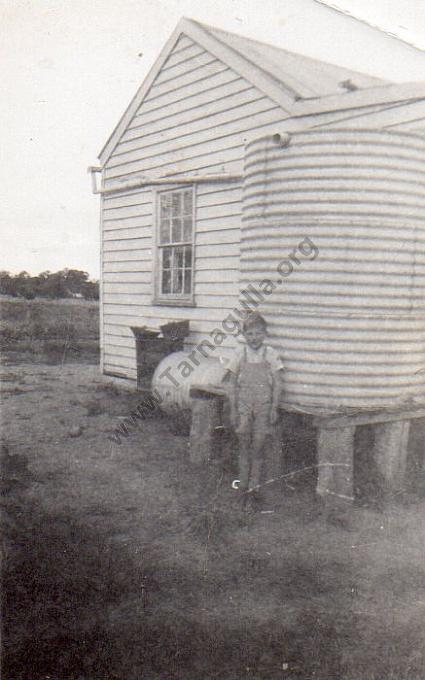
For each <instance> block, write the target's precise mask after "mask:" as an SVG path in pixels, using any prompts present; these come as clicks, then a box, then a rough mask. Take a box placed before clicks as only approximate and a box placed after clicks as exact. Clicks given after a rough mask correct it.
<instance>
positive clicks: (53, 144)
mask: <svg viewBox="0 0 425 680" xmlns="http://www.w3.org/2000/svg"><path fill="white" fill-rule="evenodd" d="M325 1H326V3H327V4H328V5H333V6H334V7H339V8H341V9H342V10H344V11H348V12H350V13H351V14H354V15H356V16H358V17H360V18H363V19H365V20H366V21H367V22H369V23H371V24H373V25H378V26H381V27H382V28H383V29H384V30H386V31H388V32H392V33H397V34H398V35H400V37H401V38H403V39H404V40H406V41H408V42H411V43H413V44H415V45H417V46H418V48H420V49H415V48H414V47H411V46H409V45H407V44H405V43H403V42H401V41H398V40H396V39H394V38H390V37H386V36H384V34H382V33H380V32H379V31H377V30H375V29H372V28H368V27H367V26H365V25H363V24H360V23H358V22H356V21H355V20H353V19H347V18H346V17H345V16H343V15H342V14H340V13H338V12H336V11H335V10H333V9H329V8H327V7H325V6H324V3H325ZM182 16H187V17H190V18H193V19H198V20H199V21H203V22H205V23H210V24H212V25H214V26H217V27H219V28H223V29H227V30H230V31H233V32H236V33H241V34H243V35H246V36H248V37H252V38H256V39H257V40H262V41H264V42H270V43H272V44H275V45H278V46H280V47H284V48H286V49H289V50H291V51H294V52H299V53H301V54H306V55H308V56H311V57H316V58H318V59H322V60H324V61H329V62H333V63H338V64H340V65H342V66H346V67H348V68H352V69H354V70H359V71H364V72H366V73H369V74H372V75H376V76H380V77H384V78H386V79H389V80H393V81H396V82H402V81H415V80H425V52H423V51H422V50H423V49H425V2H424V0H373V2H371V0H333V1H332V2H331V1H330V0H329V2H328V1H327V0H323V2H322V1H321V0H261V2H260V1H259V0H202V1H200V0H0V26H1V29H0V31H1V32H2V39H1V41H0V58H1V64H2V75H1V79H0V80H1V82H0V91H1V94H2V100H3V106H2V108H1V112H0V125H1V130H2V154H1V163H0V182H1V191H0V228H1V238H2V247H1V252H0V269H7V270H9V271H13V272H19V271H21V270H23V269H25V270H26V271H28V272H30V273H32V274H35V273H38V272H40V271H43V270H46V269H49V270H51V271H55V270H57V269H62V268H64V267H69V268H77V269H83V270H85V271H88V272H89V273H90V275H91V276H92V277H97V276H98V274H99V269H98V250H99V239H98V223H99V203H98V197H96V196H93V195H92V194H91V189H90V181H89V177H88V175H87V166H88V165H91V164H96V162H97V155H98V153H99V151H100V149H101V148H102V146H103V144H104V142H105V141H106V139H107V137H108V136H109V134H110V132H111V131H112V129H113V127H114V126H115V125H116V123H117V122H118V119H119V118H120V116H121V114H122V113H123V111H124V109H125V108H126V106H127V105H128V103H129V101H130V99H131V97H132V96H133V95H134V92H135V91H136V89H137V88H138V87H139V85H140V84H141V82H142V80H143V78H144V77H145V75H146V74H147V72H148V70H149V68H150V67H151V66H152V64H153V62H154V60H155V58H156V57H157V56H158V53H159V51H160V50H161V48H162V46H163V44H164V43H165V41H166V40H167V38H168V37H169V35H170V33H171V32H172V31H173V30H174V28H175V25H176V24H177V22H178V21H179V19H180V18H181V17H182Z"/></svg>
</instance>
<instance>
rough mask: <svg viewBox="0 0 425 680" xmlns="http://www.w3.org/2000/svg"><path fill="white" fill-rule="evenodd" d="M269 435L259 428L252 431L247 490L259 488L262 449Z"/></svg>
mask: <svg viewBox="0 0 425 680" xmlns="http://www.w3.org/2000/svg"><path fill="white" fill-rule="evenodd" d="M268 435H269V433H268V432H267V430H265V429H263V428H261V429H256V430H254V433H253V437H252V464H251V475H250V478H249V488H250V489H253V488H255V487H256V486H259V484H260V482H261V471H262V469H263V463H264V447H265V444H266V440H267V437H268Z"/></svg>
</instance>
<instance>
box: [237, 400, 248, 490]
mask: <svg viewBox="0 0 425 680" xmlns="http://www.w3.org/2000/svg"><path fill="white" fill-rule="evenodd" d="M238 407H239V423H238V427H237V430H236V434H237V435H238V444H239V452H238V463H239V481H240V485H239V488H240V489H241V490H242V491H246V490H247V489H248V483H249V473H250V468H251V438H252V437H251V430H252V418H251V412H250V409H249V405H247V404H245V403H244V402H243V400H242V399H240V400H239V405H238Z"/></svg>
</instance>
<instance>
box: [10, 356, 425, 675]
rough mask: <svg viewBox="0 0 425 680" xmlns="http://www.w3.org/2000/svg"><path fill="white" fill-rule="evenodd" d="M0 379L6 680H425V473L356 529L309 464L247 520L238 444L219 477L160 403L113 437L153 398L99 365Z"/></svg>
mask: <svg viewBox="0 0 425 680" xmlns="http://www.w3.org/2000/svg"><path fill="white" fill-rule="evenodd" d="M2 373H3V398H2V399H3V406H2V418H3V438H4V443H3V447H2V456H3V508H4V518H5V519H4V528H5V530H4V539H5V540H4V561H3V641H4V642H3V678H4V680H24V679H25V680H26V679H28V680H30V679H31V680H41V679H44V680H67V679H69V680H71V679H72V680H95V679H97V678H99V679H102V680H115V679H119V680H140V679H146V680H168V679H169V680H171V679H181V680H192V679H193V680H204V679H205V680H207V679H213V678H216V679H221V680H238V679H239V678H247V679H250V680H254V679H255V680H266V679H267V680H268V679H270V680H275V679H276V680H277V679H279V680H289V679H293V680H307V679H308V680H310V679H311V680H334V679H335V680H343V679H346V680H425V569H424V564H425V562H424V556H425V555H424V552H425V523H424V520H423V518H424V511H425V500H424V493H423V483H422V482H423V474H422V472H421V470H420V469H419V468H415V480H416V481H415V484H414V485H413V486H412V488H411V489H410V491H409V493H406V494H401V495H400V496H399V497H398V498H397V499H396V501H394V502H392V503H390V504H388V505H386V506H379V504H374V503H372V502H369V503H367V502H363V503H358V504H356V505H355V507H353V508H352V510H351V511H350V514H349V516H348V517H346V518H345V519H344V521H341V522H338V521H337V519H338V518H336V519H335V517H334V518H333V519H332V521H331V519H330V518H329V517H328V516H327V515H326V513H324V512H323V510H322V508H321V506H320V504H319V503H318V502H317V501H316V499H315V495H314V474H312V472H311V471H310V472H307V473H303V474H300V475H293V476H291V477H290V478H288V480H289V483H288V484H284V483H280V484H278V485H276V486H275V488H274V491H273V494H272V497H271V506H270V505H269V509H270V507H271V508H272V509H273V510H274V512H267V513H264V512H263V513H261V512H257V513H254V514H248V513H245V512H242V511H241V510H240V509H239V507H238V505H237V503H236V501H235V492H234V491H233V490H232V488H231V481H232V479H233V478H234V476H235V471H234V460H233V459H232V451H233V449H232V446H229V445H225V444H226V443H225V442H224V441H223V445H222V446H221V447H218V449H217V455H216V458H215V459H214V460H213V461H212V462H211V464H210V467H209V470H207V471H206V470H205V469H204V470H199V469H196V468H195V467H194V466H193V465H191V464H190V462H189V458H188V445H189V444H188V438H187V437H186V436H181V435H180V436H176V435H175V434H174V433H173V431H172V429H171V428H170V423H169V422H168V421H167V419H166V418H163V417H160V414H158V413H157V414H154V415H153V416H152V417H150V418H148V419H147V420H145V421H144V422H141V423H140V424H139V426H138V429H137V431H134V432H132V433H131V435H130V436H129V437H128V438H127V439H125V440H124V441H123V442H122V443H121V444H120V445H118V444H117V443H114V442H113V441H112V440H111V439H109V438H108V435H109V436H110V435H111V433H112V432H113V430H114V428H115V427H116V426H117V425H118V424H119V422H120V418H122V417H125V416H127V415H128V414H129V412H130V411H131V410H132V408H134V406H135V405H136V404H137V403H138V402H139V401H140V397H139V396H138V395H137V394H134V393H129V392H128V391H126V390H123V389H120V388H118V387H117V386H116V385H115V384H112V383H110V382H108V381H107V380H106V379H105V378H102V377H101V376H100V374H99V372H98V368H97V366H95V365H88V364H78V363H70V364H68V363H66V362H65V363H64V364H59V365H48V364H43V363H40V364H36V363H32V362H27V363H23V362H20V361H18V358H17V356H13V355H11V356H9V357H6V361H5V364H4V366H3V369H2ZM291 431H292V432H293V430H291ZM418 441H419V439H418ZM303 446H307V445H306V443H304V444H303V442H302V441H301V440H297V437H296V436H293V437H292V439H291V437H288V441H287V442H286V444H285V446H284V451H285V452H286V456H287V458H288V460H287V461H286V465H287V469H292V470H293V469H294V468H296V467H304V465H305V462H306V457H305V456H304V460H303V454H302V449H303ZM421 446H422V445H421ZM297 451H298V452H299V458H297V456H298V453H297ZM421 475H422V476H421ZM370 497H371V495H370V494H369V499H370ZM269 500H270V499H269Z"/></svg>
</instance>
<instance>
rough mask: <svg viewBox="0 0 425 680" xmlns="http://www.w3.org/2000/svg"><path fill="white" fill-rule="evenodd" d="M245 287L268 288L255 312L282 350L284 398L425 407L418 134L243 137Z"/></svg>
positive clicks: (422, 168) (424, 254)
mask: <svg viewBox="0 0 425 680" xmlns="http://www.w3.org/2000/svg"><path fill="white" fill-rule="evenodd" d="M266 280H270V281H271V284H269V286H268V288H267V285H266V283H265V281H266ZM249 284H251V285H252V286H254V287H255V288H256V289H257V290H259V291H260V290H263V291H267V292H264V293H263V297H264V302H262V303H261V306H260V311H262V312H264V314H265V316H266V318H267V319H268V321H269V322H270V332H271V342H272V344H273V345H275V346H276V347H281V348H282V349H283V354H284V357H285V361H286V366H287V372H286V396H285V400H286V401H287V402H288V403H292V404H301V405H316V406H322V407H325V408H331V409H338V408H340V407H354V408H360V409H363V408H365V409H366V408H378V407H391V406H396V405H399V404H408V403H416V402H417V403H423V402H425V140H424V138H423V137H421V136H419V135H415V134H410V133H399V132H389V131H386V130H342V129H338V130H330V129H327V130H324V131H305V132H300V133H296V134H294V135H293V136H292V137H291V138H289V137H287V136H286V137H285V136H284V135H283V136H280V135H278V134H276V135H269V136H266V137H262V138H260V139H257V140H254V141H252V142H251V143H249V144H248V145H247V147H246V155H245V181H244V205H243V222H242V236H241V290H244V289H246V287H247V286H248V285H249Z"/></svg>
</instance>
